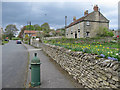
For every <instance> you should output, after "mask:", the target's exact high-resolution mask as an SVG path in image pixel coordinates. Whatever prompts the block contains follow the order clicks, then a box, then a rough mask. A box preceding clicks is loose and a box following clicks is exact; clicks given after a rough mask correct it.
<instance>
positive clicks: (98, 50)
mask: <svg viewBox="0 0 120 90" xmlns="http://www.w3.org/2000/svg"><path fill="white" fill-rule="evenodd" d="M44 43H49V44H52V45H56V46H60V47H64V48H67V49H70V50H71V51H82V52H84V53H92V54H97V55H99V56H101V57H104V58H108V59H112V60H120V55H119V54H120V51H119V49H118V44H117V43H113V42H109V41H108V42H107V41H102V42H98V41H97V42H95V41H91V42H90V41H87V40H86V41H77V42H72V43H67V42H59V41H54V40H50V41H44Z"/></svg>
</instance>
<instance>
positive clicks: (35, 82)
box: [31, 53, 41, 87]
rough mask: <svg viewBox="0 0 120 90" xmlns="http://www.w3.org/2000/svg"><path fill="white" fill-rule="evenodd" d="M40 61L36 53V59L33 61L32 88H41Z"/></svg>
mask: <svg viewBox="0 0 120 90" xmlns="http://www.w3.org/2000/svg"><path fill="white" fill-rule="evenodd" d="M40 64H41V63H40V59H39V58H38V57H37V53H35V56H34V58H33V59H32V60H31V86H32V87H35V86H39V85H40V84H41V82H40Z"/></svg>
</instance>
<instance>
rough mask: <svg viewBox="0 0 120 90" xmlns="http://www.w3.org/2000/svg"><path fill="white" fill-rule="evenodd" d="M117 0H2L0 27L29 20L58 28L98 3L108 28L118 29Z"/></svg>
mask: <svg viewBox="0 0 120 90" xmlns="http://www.w3.org/2000/svg"><path fill="white" fill-rule="evenodd" d="M118 1H119V0H84V1H83V0H61V1H55V0H49V1H47V0H44V1H41V0H39V1H38V0H27V1H26V0H20V1H19V0H18V1H17V0H16V1H15V0H4V1H3V2H2V27H3V28H4V29H5V27H6V25H8V24H15V25H16V26H17V28H18V29H20V28H21V27H23V26H24V25H27V22H28V21H31V23H32V25H34V24H39V25H42V24H43V23H45V22H47V23H49V25H50V28H51V29H58V28H62V27H64V26H65V16H67V25H69V24H70V23H71V22H72V21H73V17H74V16H76V19H79V18H80V17H82V16H84V11H85V10H88V12H89V13H90V12H92V11H93V6H94V5H96V4H97V5H98V7H99V8H100V12H101V13H102V14H103V15H104V16H105V17H106V18H107V19H108V20H110V23H109V28H110V29H118Z"/></svg>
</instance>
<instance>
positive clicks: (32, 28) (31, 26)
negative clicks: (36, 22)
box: [25, 25, 35, 30]
mask: <svg viewBox="0 0 120 90" xmlns="http://www.w3.org/2000/svg"><path fill="white" fill-rule="evenodd" d="M25 29H26V30H35V28H34V26H33V25H27V26H25Z"/></svg>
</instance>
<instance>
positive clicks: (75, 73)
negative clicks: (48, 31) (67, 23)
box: [42, 44, 120, 88]
mask: <svg viewBox="0 0 120 90" xmlns="http://www.w3.org/2000/svg"><path fill="white" fill-rule="evenodd" d="M42 48H43V51H45V52H46V53H47V54H48V55H49V56H50V57H51V58H52V59H53V60H55V61H56V62H57V63H58V64H59V65H60V66H61V67H62V68H63V69H64V70H66V71H67V72H68V73H69V75H72V77H73V78H74V79H75V80H77V81H78V83H81V84H82V85H83V86H84V87H85V88H118V87H119V78H118V77H119V73H118V72H119V71H120V68H118V67H119V62H118V61H113V60H109V59H104V58H97V55H92V54H88V53H82V52H73V51H71V50H67V49H65V48H63V47H59V46H54V45H49V44H43V46H42Z"/></svg>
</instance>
